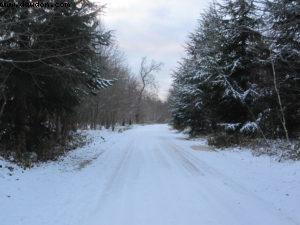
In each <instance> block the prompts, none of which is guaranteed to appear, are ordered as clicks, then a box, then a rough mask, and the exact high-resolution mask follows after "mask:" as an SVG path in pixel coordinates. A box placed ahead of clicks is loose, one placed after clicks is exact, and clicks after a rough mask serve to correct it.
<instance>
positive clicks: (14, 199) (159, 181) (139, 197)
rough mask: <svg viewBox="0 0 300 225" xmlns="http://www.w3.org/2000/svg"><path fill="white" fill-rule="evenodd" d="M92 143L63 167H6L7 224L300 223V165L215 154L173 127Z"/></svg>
mask: <svg viewBox="0 0 300 225" xmlns="http://www.w3.org/2000/svg"><path fill="white" fill-rule="evenodd" d="M89 135H90V136H92V137H93V138H94V141H93V142H92V143H91V144H89V145H88V146H85V147H83V148H81V149H78V150H76V151H73V152H71V153H69V155H68V156H66V157H65V158H64V160H63V161H60V162H52V163H47V164H43V165H40V166H38V167H35V168H33V169H31V170H26V171H23V170H22V169H20V168H15V169H14V170H13V171H12V172H11V171H10V170H9V169H8V168H7V167H9V166H12V165H10V164H9V163H7V162H4V161H3V160H0V165H2V167H1V166H0V202H1V204H0V224H1V225H53V224H55V225H292V224H298V225H299V224H300V213H299V206H300V163H299V162H283V163H278V162H276V161H275V160H272V159H271V158H270V157H253V156H252V155H251V154H250V153H249V152H248V151H239V150H232V151H211V149H210V148H209V147H207V145H206V142H205V140H196V141H190V140H186V139H184V135H183V134H179V133H177V132H175V131H173V130H171V129H170V128H169V127H168V126H167V125H148V126H136V127H134V128H133V129H131V130H128V131H126V132H124V133H113V132H109V131H89ZM101 136H102V137H104V139H105V141H104V140H103V138H101ZM13 167H15V166H13Z"/></svg>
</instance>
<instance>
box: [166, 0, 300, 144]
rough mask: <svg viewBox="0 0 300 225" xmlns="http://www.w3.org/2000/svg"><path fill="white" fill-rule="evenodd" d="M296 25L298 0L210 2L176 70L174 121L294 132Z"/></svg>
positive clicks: (204, 128) (271, 133)
mask: <svg viewBox="0 0 300 225" xmlns="http://www.w3.org/2000/svg"><path fill="white" fill-rule="evenodd" d="M299 26H300V2H299V1H296V0H272V1H271V0H270V1H268V0H265V1H254V0H226V1H223V2H222V3H214V4H213V5H211V6H210V8H209V9H208V10H207V11H206V12H205V13H203V14H202V15H201V18H200V20H199V23H198V27H197V29H196V30H195V31H194V32H193V33H192V34H191V35H190V38H189V41H188V43H187V46H186V52H187V57H185V58H184V59H183V60H182V61H181V63H180V65H179V67H178V68H177V70H176V72H175V73H174V75H173V77H174V83H173V88H172V90H171V93H170V98H169V103H170V107H171V111H172V118H173V119H172V122H173V125H174V126H175V127H176V128H178V129H185V128H189V129H190V133H191V134H192V135H195V134H199V133H214V132H217V133H220V132H225V134H226V133H227V134H233V135H235V134H237V135H247V136H250V137H257V136H260V137H264V138H281V137H285V138H286V139H288V140H289V139H290V138H291V137H296V136H299V132H300V74H299V73H300V39H299V38H300V27H299Z"/></svg>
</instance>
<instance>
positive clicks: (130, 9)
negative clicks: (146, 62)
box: [93, 0, 210, 99]
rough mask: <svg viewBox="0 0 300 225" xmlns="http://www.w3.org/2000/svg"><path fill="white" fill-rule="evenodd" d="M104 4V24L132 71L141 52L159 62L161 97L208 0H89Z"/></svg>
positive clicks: (165, 92) (163, 96) (135, 68)
mask: <svg viewBox="0 0 300 225" xmlns="http://www.w3.org/2000/svg"><path fill="white" fill-rule="evenodd" d="M93 1H94V2H98V3H99V4H106V9H105V15H104V16H103V17H102V19H103V21H104V23H105V26H106V27H107V28H108V29H109V30H113V31H114V37H115V39H116V41H117V43H118V45H119V47H120V50H121V51H122V52H124V53H125V56H126V59H127V62H128V64H129V66H130V68H131V69H132V71H133V72H134V73H136V72H137V71H138V68H139V63H140V60H141V58H142V57H143V56H147V57H148V59H154V60H155V61H159V62H162V63H163V64H164V67H163V69H162V70H161V72H159V73H158V74H157V76H156V80H157V81H158V83H159V88H160V90H159V96H160V97H161V98H162V99H165V97H166V96H167V93H168V89H169V88H170V85H171V83H172V79H171V73H172V70H174V69H175V68H176V66H177V62H178V61H179V60H180V58H181V57H183V56H184V54H185V52H184V48H183V46H184V44H185V42H186V40H187V37H188V35H189V33H190V32H192V31H193V30H194V29H195V27H196V24H197V19H199V16H200V13H201V12H202V11H203V9H206V8H207V7H208V5H209V2H210V0H93Z"/></svg>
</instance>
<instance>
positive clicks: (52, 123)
mask: <svg viewBox="0 0 300 225" xmlns="http://www.w3.org/2000/svg"><path fill="white" fill-rule="evenodd" d="M5 2H7V3H8V2H10V0H6V1H5ZM16 2H19V3H20V2H24V1H23V0H22V1H16ZM28 2H30V1H29V0H28ZM48 2H49V1H48ZM51 2H62V1H59V0H53V1H51ZM68 2H69V3H70V7H52V8H42V7H39V8H29V7H27V8H26V7H23V8H22V7H1V8H0V24H1V25H0V149H1V152H2V153H3V152H13V153H15V155H16V156H17V157H20V158H22V157H23V156H25V155H28V153H30V152H35V153H36V154H37V156H38V157H39V158H40V159H47V158H49V157H50V155H51V152H53V151H54V149H57V148H59V149H64V146H66V145H67V143H68V142H69V141H70V140H71V139H72V135H73V134H74V131H76V130H77V129H78V128H80V129H83V128H88V129H90V128H101V126H105V127H106V128H110V127H112V129H114V127H115V125H116V124H121V125H125V124H132V123H142V122H164V121H165V120H166V119H167V116H168V112H167V106H166V103H163V102H162V101H160V100H159V99H158V97H157V95H155V92H156V91H155V90H156V89H155V88H156V82H155V79H154V73H155V72H157V71H158V70H159V69H160V68H161V64H160V63H156V62H154V61H149V60H147V58H143V59H141V68H140V72H139V74H135V75H134V74H133V73H132V72H131V71H130V69H129V68H127V66H126V60H124V59H123V57H122V56H121V55H122V54H121V53H120V52H119V51H118V49H117V47H116V44H115V42H114V37H113V34H112V32H110V31H109V30H106V29H105V28H104V26H103V24H101V22H100V20H99V17H101V16H102V12H103V10H104V9H103V7H102V6H99V5H96V4H93V3H91V2H89V1H74V0H69V1H68Z"/></svg>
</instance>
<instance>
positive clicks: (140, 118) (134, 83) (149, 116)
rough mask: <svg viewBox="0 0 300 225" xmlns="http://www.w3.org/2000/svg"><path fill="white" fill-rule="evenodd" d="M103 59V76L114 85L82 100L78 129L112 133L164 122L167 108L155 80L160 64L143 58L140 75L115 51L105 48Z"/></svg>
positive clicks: (167, 116) (78, 110) (78, 113)
mask: <svg viewBox="0 0 300 225" xmlns="http://www.w3.org/2000/svg"><path fill="white" fill-rule="evenodd" d="M105 56H106V60H107V66H106V73H105V77H106V78H107V79H110V80H112V84H113V85H112V86H111V87H110V88H106V89H103V90H102V91H101V92H98V93H97V94H96V95H94V96H87V97H86V98H85V99H83V101H82V104H81V105H80V106H79V107H78V109H77V122H78V127H80V128H82V129H89V128H92V129H99V128H102V127H105V128H107V129H108V128H111V129H112V130H114V129H115V126H116V125H123V126H124V125H131V124H133V123H153V122H155V123H163V122H167V121H168V120H169V117H170V116H169V110H168V105H167V103H166V102H162V101H161V100H160V99H159V98H158V96H157V94H156V92H157V84H156V81H155V79H154V73H155V72H157V71H158V70H159V69H160V67H161V64H159V63H156V62H154V61H152V62H148V61H147V59H146V58H142V60H141V65H140V69H139V73H138V74H135V75H134V74H133V73H132V72H131V71H130V69H129V68H128V67H127V66H126V65H125V64H124V60H123V57H122V54H120V52H119V51H118V50H117V49H116V48H114V47H113V48H108V49H106V51H105Z"/></svg>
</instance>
